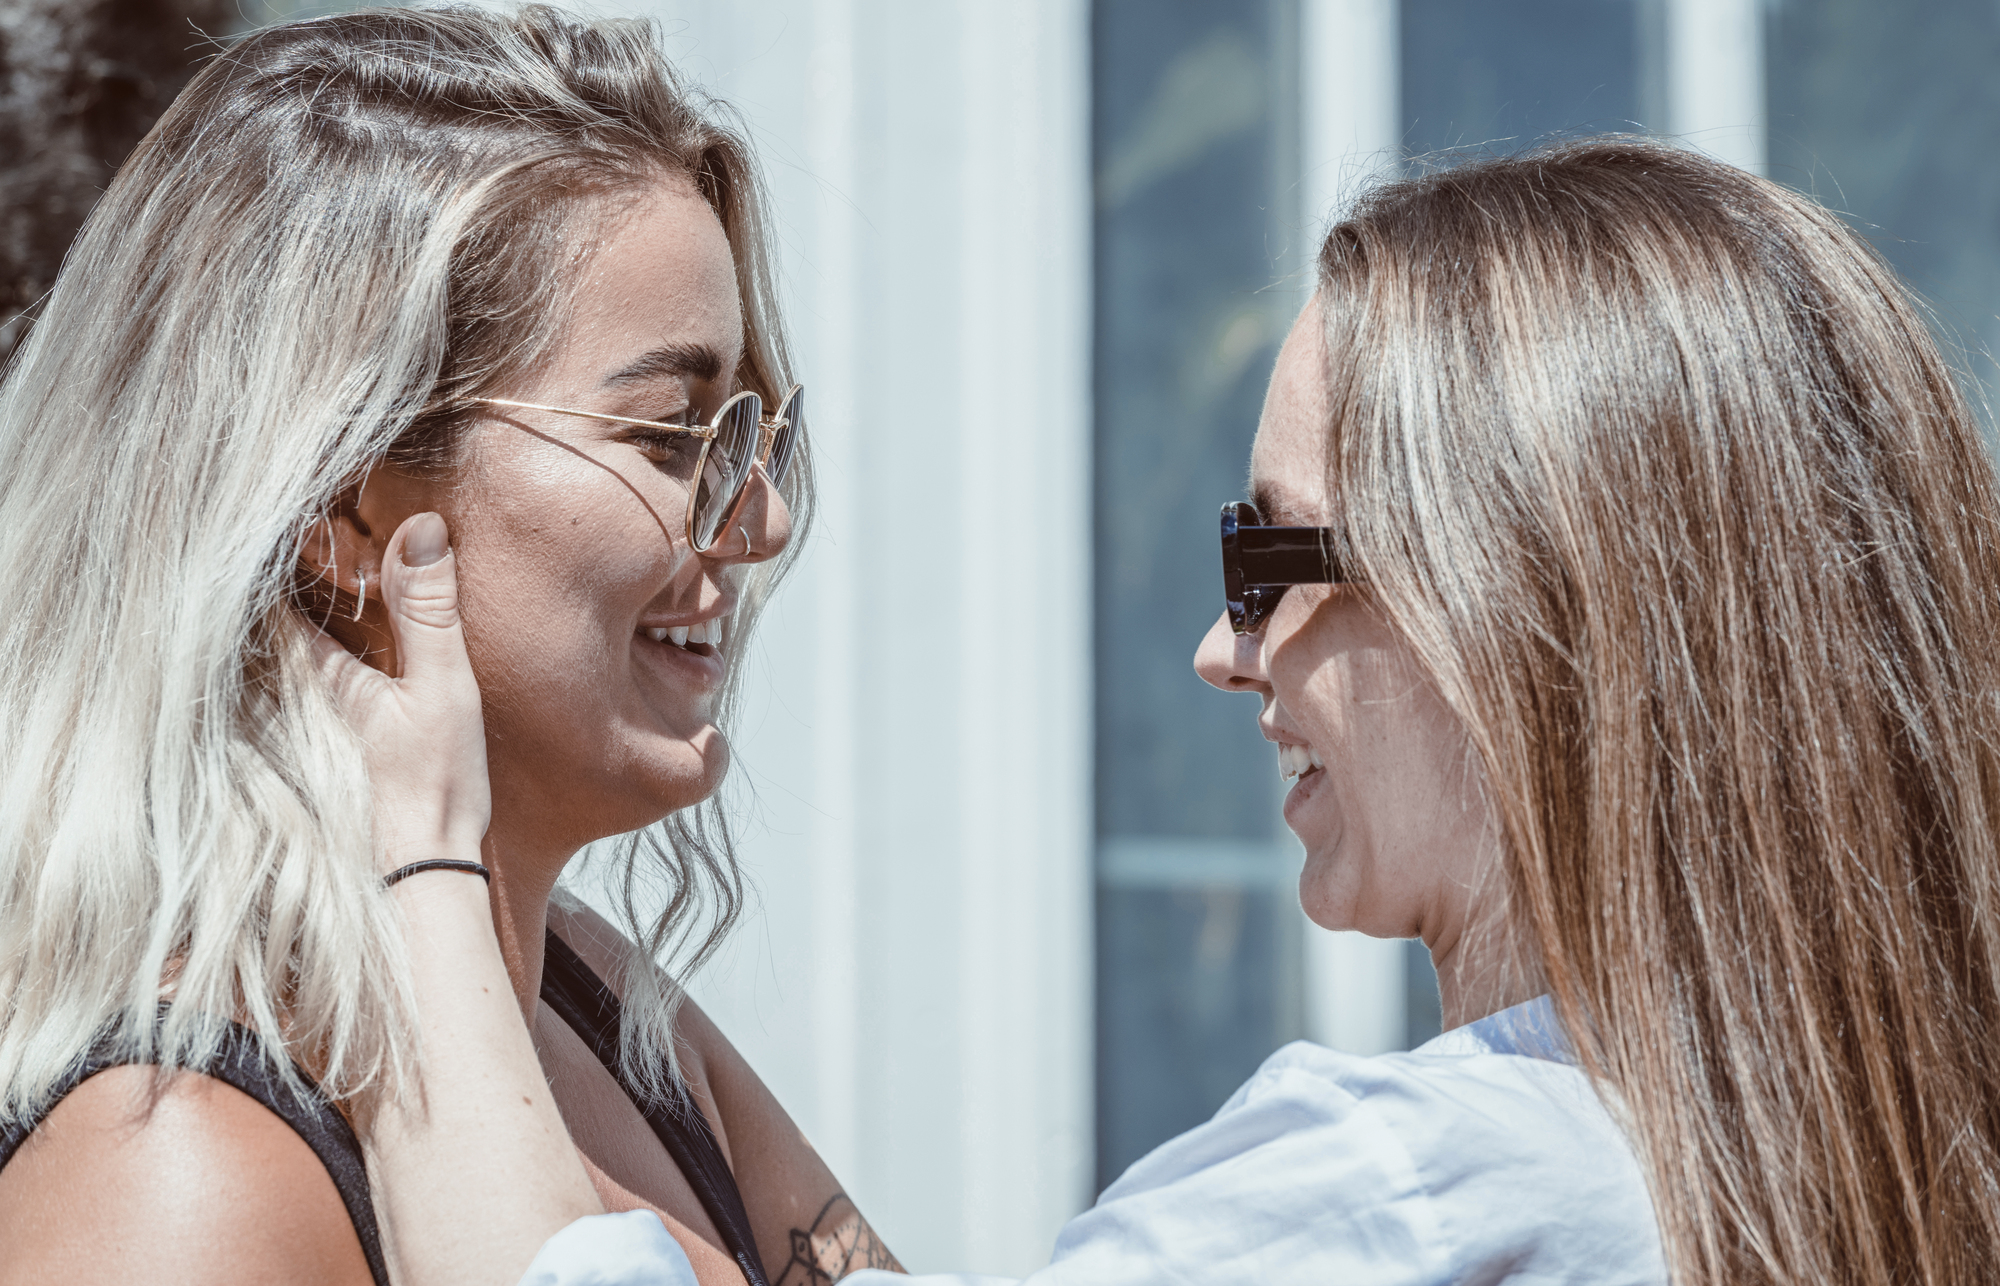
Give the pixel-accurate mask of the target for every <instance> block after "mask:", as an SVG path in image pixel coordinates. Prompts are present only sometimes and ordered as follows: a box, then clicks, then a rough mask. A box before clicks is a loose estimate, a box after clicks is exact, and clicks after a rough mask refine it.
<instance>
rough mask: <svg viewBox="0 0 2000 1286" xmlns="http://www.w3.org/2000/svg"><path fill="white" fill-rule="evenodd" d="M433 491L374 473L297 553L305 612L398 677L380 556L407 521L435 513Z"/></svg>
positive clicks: (324, 517) (322, 519)
mask: <svg viewBox="0 0 2000 1286" xmlns="http://www.w3.org/2000/svg"><path fill="white" fill-rule="evenodd" d="M431 492H432V488H431V487H429V486H428V485H426V484H425V483H424V482H422V481H421V480H419V479H416V478H412V477H409V476H408V475H406V474H401V473H398V472H396V471H394V470H392V469H389V468H386V467H378V468H375V469H371V470H369V471H368V472H367V473H366V474H365V475H363V477H362V479H361V481H360V482H358V483H356V484H355V485H354V486H352V487H348V488H345V489H343V490H342V491H341V492H340V494H339V495H337V496H335V497H334V499H333V503H332V504H331V505H330V506H328V507H327V509H326V511H325V512H324V513H322V514H320V515H319V516H318V517H316V518H314V519H313V520H312V524H311V525H310V526H309V527H308V528H307V530H306V532H305V539H304V540H303V541H301V542H300V547H299V577H298V589H299V604H300V608H301V610H303V611H304V612H305V613H306V614H307V616H308V617H309V618H310V619H311V621H312V623H313V625H314V626H315V627H317V628H318V629H321V630H323V631H325V632H326V633H328V634H330V635H332V636H333V637H334V638H335V639H337V640H339V642H340V643H341V644H342V645H343V646H345V647H346V648H347V650H348V651H350V652H352V653H354V654H355V655H356V656H359V657H360V658H361V659H362V660H364V661H366V662H368V663H369V664H370V665H373V666H375V667H376V668H378V669H384V670H386V671H387V672H389V673H391V674H394V673H395V672H396V670H395V635H394V633H393V631H392V630H391V629H390V626H389V618H388V616H387V614H386V613H385V611H384V609H383V606H382V556H383V551H384V550H385V549H386V548H387V546H388V543H389V538H390V537H391V536H393V535H394V534H395V532H396V528H397V527H399V526H401V525H402V522H403V520H404V519H405V518H408V517H410V516H411V515H412V514H418V513H422V512H424V511H425V510H426V509H428V508H433V507H434V506H433V505H432V504H431V503H430V496H431Z"/></svg>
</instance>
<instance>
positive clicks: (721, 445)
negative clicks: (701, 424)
mask: <svg viewBox="0 0 2000 1286" xmlns="http://www.w3.org/2000/svg"><path fill="white" fill-rule="evenodd" d="M763 415H764V403H763V401H762V399H760V398H759V397H758V396H757V395H756V394H755V393H747V394H744V395H742V396H740V397H737V398H736V399H734V400H733V401H731V402H730V403H729V405H727V406H726V407H724V408H723V410H722V414H721V415H720V416H719V417H718V419H717V422H716V425H715V440H714V441H712V442H710V443H709V444H708V452H707V454H706V455H705V456H704V458H703V459H702V465H701V472H700V474H698V475H697V476H696V478H695V481H694V521H693V532H692V534H693V537H694V547H695V550H696V551H697V552H701V553H706V552H707V551H708V550H710V549H713V548H714V547H715V542H716V539H717V537H719V536H721V534H722V532H723V530H724V528H726V527H727V526H728V525H729V518H730V515H731V514H733V513H735V512H736V502H737V500H738V499H740V498H741V497H742V495H743V483H744V480H745V479H747V478H748V477H749V476H750V466H751V465H752V464H753V463H755V462H756V458H757V421H758V420H760V419H762V418H763Z"/></svg>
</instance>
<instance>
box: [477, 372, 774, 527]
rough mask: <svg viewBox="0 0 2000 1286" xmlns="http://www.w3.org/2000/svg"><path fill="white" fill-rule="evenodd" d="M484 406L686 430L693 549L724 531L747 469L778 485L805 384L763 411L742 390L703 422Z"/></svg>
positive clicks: (483, 400) (497, 402) (532, 405)
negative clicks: (771, 410) (693, 449)
mask: <svg viewBox="0 0 2000 1286" xmlns="http://www.w3.org/2000/svg"><path fill="white" fill-rule="evenodd" d="M470 400H471V401H473V402H476V403H479V404H481V405H485V406H510V407H516V408H519V409H520V410H524V411H549V412H552V413H554V414H556V415H580V416H582V417H584V418H585V419H588V420H606V421H609V422H610V423H612V424H631V425H636V426H638V427H640V428H645V429H653V430H655V431H657V432H661V433H672V434H686V435H687V436H689V437H692V438H694V439H696V440H697V441H699V442H700V443H701V454H700V455H699V456H698V457H696V459H695V464H694V485H693V486H692V487H691V488H690V489H689V498H688V525H687V538H688V545H689V547H690V548H692V549H693V550H694V551H695V552H696V553H697V554H705V553H707V552H708V551H709V550H711V549H713V548H715V542H716V541H717V540H719V539H721V537H722V534H723V533H724V532H726V531H728V530H729V524H730V521H731V520H732V519H733V518H734V517H735V514H736V507H737V505H738V504H740V503H741V502H742V500H743V492H744V488H745V486H746V485H747V484H748V483H749V481H750V471H751V469H752V468H754V467H755V466H757V465H760V464H761V465H763V466H764V476H766V477H767V478H769V479H770V480H771V485H772V486H774V487H777V486H783V485H784V481H785V474H786V473H788V472H790V470H791V467H792V458H793V457H794V456H795V455H797V454H798V446H799V442H800V440H801V438H802V437H803V435H804V433H805V427H806V425H805V421H806V389H805V385H803V384H794V385H792V389H791V392H789V393H787V394H785V398H784V400H783V401H782V402H780V403H778V413H777V414H776V415H773V416H771V417H769V418H768V419H767V418H766V417H765V415H764V399H763V398H761V397H759V396H758V395H757V394H755V393H751V392H743V393H738V394H737V395H736V396H734V397H732V398H730V399H729V400H728V401H727V402H724V403H723V404H722V406H721V407H720V408H719V409H718V410H717V411H716V413H715V415H714V418H712V419H710V420H709V422H708V423H707V424H665V423H662V422H660V421H658V420H635V419H633V418H632V417H631V416H629V415H606V414H604V413H603V412H602V411H579V410H577V409H576V408H575V407H570V406H543V405H542V404H541V403H539V402H516V401H512V400H511V399H508V398H504V397H475V398H472V399H470Z"/></svg>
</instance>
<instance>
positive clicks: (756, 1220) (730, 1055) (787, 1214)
mask: <svg viewBox="0 0 2000 1286" xmlns="http://www.w3.org/2000/svg"><path fill="white" fill-rule="evenodd" d="M549 923H550V925H551V926H552V927H554V929H555V931H556V932H557V933H558V934H559V935H560V936H561V937H562V939H563V940H564V941H565V942H567V943H569V945H570V947H571V948H572V949H573V950H574V951H575V952H576V953H577V954H578V955H579V956H581V957H583V960H584V963H585V964H588V965H589V966H590V967H591V968H592V969H595V970H597V971H598V973H599V974H600V975H602V976H603V977H604V978H605V979H606V981H607V982H609V983H610V985H611V986H612V987H613V989H614V990H619V989H620V986H619V982H618V981H617V979H618V978H619V977H620V976H622V973H623V969H624V961H625V956H626V953H627V952H628V951H630V950H631V947H630V942H629V939H627V938H626V937H625V935H624V934H622V933H620V932H619V931H618V930H617V929H616V928H614V927H613V926H612V925H611V924H610V923H609V922H608V921H606V920H605V919H604V917H603V916H601V915H599V914H597V913H596V912H595V911H592V910H590V909H589V908H587V907H583V906H580V905H571V906H568V907H563V908H558V907H557V906H554V905H551V906H550V908H549ZM613 971H616V972H613ZM674 1034H675V1037H676V1039H678V1040H679V1041H680V1049H681V1067H682V1070H683V1072H684V1073H685V1074H686V1077H687V1081H688V1087H689V1089H690V1090H692V1091H693V1093H694V1095H695V1099H696V1101H697V1102H698V1103H699V1104H700V1105H701V1108H702V1111H703V1112H704V1113H705V1114H706V1115H707V1116H708V1117H709V1118H710V1120H711V1122H712V1123H713V1124H714V1125H715V1126H716V1134H717V1135H718V1137H719V1141H720V1142H721V1143H722V1146H723V1150H724V1153H725V1155H726V1156H727V1158H728V1160H729V1167H730V1170H731V1172H732V1173H733V1174H734V1175H735V1176H736V1185H737V1187H738V1189H740V1190H741V1192H742V1195H743V1204H744V1207H745V1208H746V1209H747V1210H748V1212H749V1215H750V1223H751V1227H752V1230H753V1231H754V1233H755V1234H756V1237H757V1250H758V1253H760V1254H761V1255H762V1256H763V1258H764V1264H765V1267H767V1268H768V1269H769V1270H770V1272H771V1275H772V1280H773V1282H774V1283H776V1284H777V1286H814V1284H817V1283H824V1282H833V1281H838V1280H839V1279H840V1277H841V1276H842V1275H843V1274H845V1273H848V1272H853V1271H854V1270H856V1269H860V1268H890V1269H897V1270H898V1271H900V1268H899V1266H898V1265H897V1263H896V1258H895V1256H894V1255H892V1254H890V1253H889V1250H888V1248H887V1247H886V1246H884V1245H883V1244H882V1241H881V1239H880V1238H879V1237H877V1236H876V1235H875V1230H874V1229H873V1228H871V1227H870V1226H869V1225H868V1221H867V1220H866V1219H864V1218H863V1217H862V1215H861V1212H860V1211H859V1210H857V1209H856V1208H855V1205H854V1202H853V1201H851V1200H850V1199H849V1198H848V1196H847V1194H846V1193H845V1192H843V1191H842V1190H841V1187H840V1184H839V1182H838V1181H837V1180H836V1179H835V1178H834V1177H833V1174H832V1172H831V1171H829V1170H828V1169H827V1167H826V1163H825V1162H824V1161H822V1160H821V1159H820V1156H819V1153H818V1152H816V1151H814V1149H813V1146H812V1143H811V1142H810V1141H808V1140H807V1138H806V1136H805V1134H804V1133H803V1132H802V1131H801V1130H800V1129H799V1127H798V1126H797V1125H796V1124H794V1123H793V1121H792V1118H791V1116H790V1115H789V1114H788V1113H787V1112H786V1111H785V1109H784V1106H783V1105H782V1104H780V1103H779V1102H778V1100H777V1097H776V1096H775V1095H773V1094H772V1093H771V1091H770V1089H769V1087H767V1086H766V1085H765V1084H764V1081H763V1078H762V1077H760V1076H758V1075H757V1072H756V1070H755V1069H754V1068H752V1067H751V1066H750V1064H749V1063H748V1061H746V1060H745V1059H744V1057H743V1056H742V1054H740V1053H738V1052H737V1049H736V1047H735V1045H733V1044H731V1043H730V1040H729V1038H728V1036H726V1035H724V1034H723V1031H722V1029H721V1028H720V1027H718V1026H717V1025H716V1024H715V1023H714V1022H713V1021H712V1020H711V1019H710V1018H709V1016H708V1015H707V1014H706V1013H704V1012H703V1011H702V1008H701V1006H700V1005H697V1004H696V1003H695V1002H694V1001H692V1000H689V1001H688V1002H686V1003H685V1004H683V1005H682V1006H681V1009H680V1013H679V1015H678V1016H677V1017H676V1019H675V1022H674Z"/></svg>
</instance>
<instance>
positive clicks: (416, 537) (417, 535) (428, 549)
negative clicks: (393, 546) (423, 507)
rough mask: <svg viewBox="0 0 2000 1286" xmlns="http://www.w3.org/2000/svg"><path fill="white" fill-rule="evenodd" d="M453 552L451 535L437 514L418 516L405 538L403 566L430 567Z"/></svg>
mask: <svg viewBox="0 0 2000 1286" xmlns="http://www.w3.org/2000/svg"><path fill="white" fill-rule="evenodd" d="M450 552H451V533H450V532H448V531H446V530H445V526H444V519H442V518H440V517H438V516H437V515H436V514H418V515H417V516H416V517H415V518H412V519H411V520H410V534H409V535H407V536H405V537H403V566H405V567H429V566H430V565H431V564H432V563H434V562H436V561H437V560H438V559H440V558H443V557H444V556H445V555H446V554H448V553H450Z"/></svg>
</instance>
